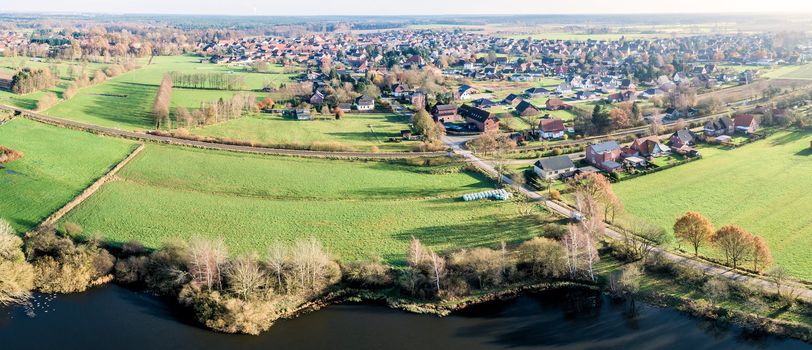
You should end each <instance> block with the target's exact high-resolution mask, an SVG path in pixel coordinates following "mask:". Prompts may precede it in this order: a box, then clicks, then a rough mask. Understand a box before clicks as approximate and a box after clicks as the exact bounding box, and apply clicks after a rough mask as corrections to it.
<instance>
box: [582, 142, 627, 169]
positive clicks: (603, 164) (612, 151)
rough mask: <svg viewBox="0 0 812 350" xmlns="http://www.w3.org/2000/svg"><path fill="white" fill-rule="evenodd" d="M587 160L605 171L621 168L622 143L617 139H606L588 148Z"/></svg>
mask: <svg viewBox="0 0 812 350" xmlns="http://www.w3.org/2000/svg"><path fill="white" fill-rule="evenodd" d="M586 160H587V161H588V162H589V163H591V164H592V165H594V166H595V167H597V168H598V169H601V170H604V171H610V172H611V171H616V170H618V169H620V167H621V165H620V163H618V161H619V160H620V145H619V144H618V143H617V141H606V142H601V143H598V144H594V145H590V146H589V147H587V148H586Z"/></svg>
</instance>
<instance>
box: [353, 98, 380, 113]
mask: <svg viewBox="0 0 812 350" xmlns="http://www.w3.org/2000/svg"><path fill="white" fill-rule="evenodd" d="M355 108H356V109H357V110H359V111H362V112H365V111H371V110H373V109H375V99H374V98H372V97H371V96H367V95H363V96H361V97H359V98H357V99H356V100H355Z"/></svg>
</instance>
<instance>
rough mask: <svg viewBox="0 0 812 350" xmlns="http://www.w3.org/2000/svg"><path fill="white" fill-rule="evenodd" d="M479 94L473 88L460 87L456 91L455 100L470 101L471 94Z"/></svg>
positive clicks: (467, 86)
mask: <svg viewBox="0 0 812 350" xmlns="http://www.w3.org/2000/svg"><path fill="white" fill-rule="evenodd" d="M476 93H479V90H477V89H476V88H475V87H473V86H469V85H462V86H460V88H459V89H457V99H460V100H470V99H471V98H472V95H473V94H476Z"/></svg>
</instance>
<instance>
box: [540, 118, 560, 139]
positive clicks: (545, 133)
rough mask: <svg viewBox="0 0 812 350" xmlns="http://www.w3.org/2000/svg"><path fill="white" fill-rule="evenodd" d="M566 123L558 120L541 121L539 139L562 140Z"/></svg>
mask: <svg viewBox="0 0 812 350" xmlns="http://www.w3.org/2000/svg"><path fill="white" fill-rule="evenodd" d="M565 131H566V128H565V127H564V121H563V120H561V119H557V118H552V119H542V120H539V130H538V134H539V137H541V138H544V139H560V138H562V137H564V132H565Z"/></svg>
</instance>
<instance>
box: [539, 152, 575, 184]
mask: <svg viewBox="0 0 812 350" xmlns="http://www.w3.org/2000/svg"><path fill="white" fill-rule="evenodd" d="M533 172H535V173H536V174H537V175H538V176H539V177H540V178H542V179H545V180H548V181H549V180H556V179H559V178H561V177H562V176H569V175H571V174H572V173H573V172H575V164H573V163H572V159H570V157H569V156H557V157H550V158H542V159H539V160H537V161H536V163H535V164H533Z"/></svg>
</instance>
